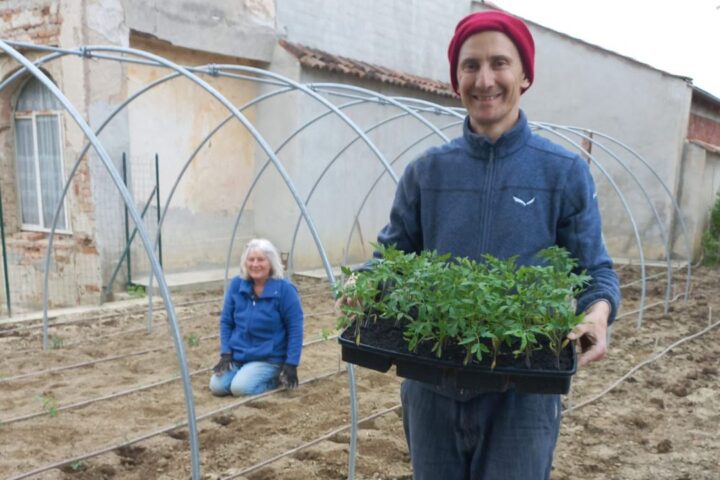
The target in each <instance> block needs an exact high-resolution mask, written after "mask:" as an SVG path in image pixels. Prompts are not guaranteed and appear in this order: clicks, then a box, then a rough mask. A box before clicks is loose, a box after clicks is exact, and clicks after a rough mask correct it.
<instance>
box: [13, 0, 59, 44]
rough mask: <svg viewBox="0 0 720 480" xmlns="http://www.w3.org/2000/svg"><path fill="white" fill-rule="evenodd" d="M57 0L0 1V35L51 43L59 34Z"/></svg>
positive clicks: (53, 42) (19, 39)
mask: <svg viewBox="0 0 720 480" xmlns="http://www.w3.org/2000/svg"><path fill="white" fill-rule="evenodd" d="M61 24H62V16H61V15H60V4H59V1H58V0H20V1H17V0H11V1H7V2H0V37H2V38H7V39H12V40H17V41H23V42H33V43H40V44H44V45H53V44H57V43H58V36H59V35H60V25H61Z"/></svg>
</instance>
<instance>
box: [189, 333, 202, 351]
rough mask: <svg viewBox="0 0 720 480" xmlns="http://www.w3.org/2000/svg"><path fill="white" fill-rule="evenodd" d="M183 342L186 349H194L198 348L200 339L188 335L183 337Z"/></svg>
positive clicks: (193, 335)
mask: <svg viewBox="0 0 720 480" xmlns="http://www.w3.org/2000/svg"><path fill="white" fill-rule="evenodd" d="M185 342H186V343H187V344H188V347H191V348H194V347H199V346H200V337H198V336H197V335H195V334H194V333H192V334H190V335H188V336H187V337H185Z"/></svg>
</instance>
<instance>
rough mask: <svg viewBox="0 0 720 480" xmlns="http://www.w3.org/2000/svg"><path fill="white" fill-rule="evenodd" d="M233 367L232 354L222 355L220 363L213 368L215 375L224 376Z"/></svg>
mask: <svg viewBox="0 0 720 480" xmlns="http://www.w3.org/2000/svg"><path fill="white" fill-rule="evenodd" d="M232 367H233V359H232V353H221V354H220V361H219V362H218V363H217V365H215V366H214V367H213V372H215V375H222V374H223V373H225V372H227V371H229V370H231V369H232Z"/></svg>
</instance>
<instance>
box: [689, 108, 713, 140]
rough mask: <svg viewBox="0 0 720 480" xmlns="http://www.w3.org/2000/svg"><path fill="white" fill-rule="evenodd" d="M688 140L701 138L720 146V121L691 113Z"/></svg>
mask: <svg viewBox="0 0 720 480" xmlns="http://www.w3.org/2000/svg"><path fill="white" fill-rule="evenodd" d="M688 140H700V141H701V142H705V143H709V144H710V145H716V146H720V122H718V121H716V120H713V119H710V118H706V117H703V116H700V115H697V114H694V113H691V114H690V123H689V124H688Z"/></svg>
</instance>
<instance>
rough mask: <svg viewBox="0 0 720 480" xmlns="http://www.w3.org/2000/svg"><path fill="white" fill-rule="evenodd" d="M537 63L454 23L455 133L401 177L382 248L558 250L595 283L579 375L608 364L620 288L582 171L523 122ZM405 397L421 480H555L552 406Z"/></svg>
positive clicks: (522, 28) (551, 398) (414, 385)
mask: <svg viewBox="0 0 720 480" xmlns="http://www.w3.org/2000/svg"><path fill="white" fill-rule="evenodd" d="M534 53H535V45H534V41H533V38H532V35H531V34H530V31H529V30H528V28H527V26H526V25H525V24H524V23H523V22H522V21H521V20H520V19H518V18H515V17H513V16H510V15H508V14H506V13H503V12H499V11H491V12H482V13H475V14H472V15H469V16H467V17H465V18H464V19H463V20H461V21H460V23H459V24H458V25H457V27H456V30H455V34H454V36H453V38H452V41H451V42H450V46H449V49H448V58H449V60H450V78H451V81H452V86H453V89H454V90H455V92H456V93H458V94H459V95H460V98H461V100H462V103H463V105H464V106H465V108H466V109H467V117H466V119H465V124H464V129H463V135H462V136H461V137H460V138H457V139H455V140H453V141H451V142H450V143H448V144H446V145H443V146H440V147H437V148H433V149H430V150H429V151H427V152H426V153H425V154H423V155H422V156H421V157H420V158H418V159H416V160H415V161H414V162H412V163H411V164H410V165H409V166H408V167H407V169H406V170H405V172H404V174H403V176H402V178H401V180H400V183H399V184H398V187H397V192H396V195H395V200H394V203H393V206H392V210H391V213H390V223H389V224H388V225H387V226H386V227H385V228H383V230H382V231H381V232H380V234H379V235H378V241H379V242H380V243H382V244H384V245H395V246H396V247H398V248H399V249H401V250H404V251H406V252H419V251H421V250H437V251H438V252H439V253H447V252H449V253H451V254H452V255H453V256H457V257H469V258H472V259H475V260H480V259H481V256H482V255H483V254H485V253H488V254H491V255H494V256H496V257H499V258H508V257H510V256H513V255H517V256H518V263H520V264H527V263H532V262H537V259H535V258H534V255H535V254H536V253H537V252H538V251H540V250H541V249H543V248H545V247H549V246H551V245H559V246H562V247H565V248H567V249H568V250H569V251H570V252H571V254H572V256H573V257H574V258H576V259H577V260H578V262H579V265H580V268H581V269H586V270H587V272H588V273H589V274H590V275H591V276H592V281H591V284H590V286H589V287H588V288H587V289H586V290H585V291H584V292H583V294H581V295H580V296H579V298H578V299H577V304H578V311H584V312H585V320H584V322H583V323H582V324H581V325H579V326H578V327H577V328H576V329H575V330H573V332H572V333H571V334H570V335H569V338H570V339H572V340H575V339H579V340H580V343H581V346H582V349H581V350H582V351H581V354H580V356H579V362H578V363H579V365H580V366H582V365H585V364H587V363H588V362H592V361H596V360H600V359H601V358H603V357H604V356H605V353H606V334H607V327H608V324H609V323H611V322H612V321H613V320H614V318H615V315H616V312H617V308H618V303H619V296H620V294H619V287H618V281H617V276H616V275H615V273H614V272H613V270H612V261H611V260H610V258H609V257H608V254H607V251H606V249H605V245H604V243H603V241H602V234H601V224H600V214H599V210H598V206H597V202H596V194H595V186H594V183H593V180H592V177H591V176H590V172H589V169H588V166H587V164H586V163H585V162H584V161H583V160H582V159H581V158H580V157H579V156H578V155H576V154H574V153H571V152H569V151H567V150H565V149H563V148H562V147H560V146H558V145H555V144H553V143H551V142H550V141H548V140H546V139H544V138H542V137H540V136H538V135H535V134H533V133H532V132H531V131H530V129H529V127H528V123H527V118H526V117H525V114H524V113H523V112H522V111H521V110H520V96H521V95H522V93H523V92H524V91H525V90H527V89H528V88H530V86H531V85H532V83H533V77H534ZM401 397H402V404H403V422H404V427H405V434H406V437H407V441H408V446H409V449H410V457H411V460H412V466H413V471H414V478H415V479H416V480H439V479H443V480H454V479H472V480H501V479H502V480H536V479H548V478H550V470H551V465H552V455H553V450H554V448H555V444H556V441H557V435H558V431H559V427H560V396H559V395H540V394H521V393H517V392H516V391H515V390H513V389H510V390H508V391H507V392H502V393H497V392H479V391H468V390H467V389H465V390H463V389H457V388H455V387H454V386H452V385H441V386H433V385H428V384H423V383H420V382H416V381H411V380H405V381H404V382H403V384H402V389H401Z"/></svg>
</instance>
